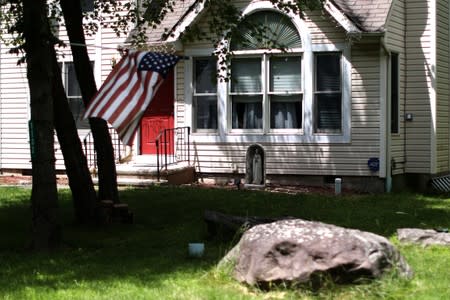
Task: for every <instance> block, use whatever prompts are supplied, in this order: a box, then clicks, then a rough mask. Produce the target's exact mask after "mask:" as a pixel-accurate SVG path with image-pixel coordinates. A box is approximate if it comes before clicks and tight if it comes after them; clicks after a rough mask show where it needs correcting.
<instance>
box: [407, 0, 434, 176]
mask: <svg viewBox="0 0 450 300" xmlns="http://www.w3.org/2000/svg"><path fill="white" fill-rule="evenodd" d="M431 1H434V0H426V1H423V0H410V1H407V2H406V12H405V14H406V29H407V31H406V42H405V49H406V54H405V55H406V60H407V61H406V64H407V70H406V72H407V77H406V82H405V84H406V86H405V91H406V103H407V105H406V107H405V112H406V113H411V114H413V117H414V119H413V121H412V122H408V123H407V124H406V141H405V143H406V157H407V163H406V169H405V171H406V172H407V173H425V174H429V173H431V172H432V161H431V157H432V147H433V146H432V143H433V140H432V138H431V136H432V135H434V134H435V132H433V128H432V122H433V120H432V113H435V112H432V106H433V103H434V101H435V94H434V88H433V84H434V82H433V77H434V74H435V70H434V68H435V66H434V61H433V60H432V57H433V50H432V45H433V43H432V27H431V26H432V22H431V18H433V17H434V16H433V14H432V12H431V11H430V8H431V7H432V5H431Z"/></svg>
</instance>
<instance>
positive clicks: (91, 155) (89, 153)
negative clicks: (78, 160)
mask: <svg viewBox="0 0 450 300" xmlns="http://www.w3.org/2000/svg"><path fill="white" fill-rule="evenodd" d="M109 134H110V135H111V141H112V145H113V149H114V160H115V162H116V163H118V162H120V161H121V160H122V159H123V158H124V157H125V155H126V146H125V145H124V144H123V143H122V141H121V140H120V139H119V135H118V134H117V131H116V130H115V129H114V128H109ZM83 147H84V154H85V155H86V159H87V164H88V168H96V167H97V152H96V151H95V148H94V137H93V135H92V131H90V132H89V133H88V134H87V135H86V136H85V137H84V139H83Z"/></svg>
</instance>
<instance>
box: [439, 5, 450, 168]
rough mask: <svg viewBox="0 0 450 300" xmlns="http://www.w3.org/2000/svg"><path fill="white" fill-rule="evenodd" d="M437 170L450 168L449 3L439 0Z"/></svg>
mask: <svg viewBox="0 0 450 300" xmlns="http://www.w3.org/2000/svg"><path fill="white" fill-rule="evenodd" d="M436 18H437V19H436V25H437V27H436V52H437V53H436V77H437V85H436V87H437V94H436V101H437V103H436V125H437V128H436V143H437V146H436V160H437V163H436V172H437V173H443V172H448V171H449V170H450V166H449V165H450V159H449V155H450V151H449V143H450V131H449V129H450V120H449V109H450V105H449V102H450V98H449V95H450V93H449V84H450V81H449V79H450V78H449V72H450V69H449V67H450V66H449V62H450V61H449V51H450V49H449V43H450V41H449V38H450V31H449V3H448V0H438V1H437V9H436Z"/></svg>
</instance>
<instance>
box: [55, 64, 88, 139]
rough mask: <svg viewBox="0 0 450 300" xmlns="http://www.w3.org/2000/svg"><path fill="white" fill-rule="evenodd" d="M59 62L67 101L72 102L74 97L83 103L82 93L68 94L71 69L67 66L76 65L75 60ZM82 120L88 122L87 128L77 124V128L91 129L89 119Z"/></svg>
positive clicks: (79, 129)
mask: <svg viewBox="0 0 450 300" xmlns="http://www.w3.org/2000/svg"><path fill="white" fill-rule="evenodd" d="M58 63H59V64H60V67H61V76H62V83H63V86H64V93H65V94H66V98H67V101H68V102H70V101H72V99H78V98H80V99H81V103H83V96H82V95H80V96H69V95H68V88H67V84H68V81H69V71H68V69H67V68H68V67H67V66H68V65H69V64H72V65H73V66H74V67H75V64H74V62H73V61H69V60H63V61H59V62H58ZM91 64H94V62H93V61H91ZM75 78H76V74H75ZM83 105H84V104H83ZM69 106H70V104H69ZM71 113H72V111H71ZM72 116H73V113H72ZM74 121H75V122H77V121H76V120H75V118H74ZM82 122H83V123H85V124H86V127H85V128H79V127H78V126H77V130H78V131H88V130H90V126H89V121H88V120H82Z"/></svg>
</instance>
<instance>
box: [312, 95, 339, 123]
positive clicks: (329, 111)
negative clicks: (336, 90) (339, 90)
mask: <svg viewBox="0 0 450 300" xmlns="http://www.w3.org/2000/svg"><path fill="white" fill-rule="evenodd" d="M315 102H316V130H317V131H318V132H320V131H324V130H325V131H326V130H333V131H337V130H341V115H342V112H341V95H340V94H319V95H316V101H315Z"/></svg>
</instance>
